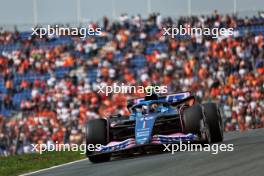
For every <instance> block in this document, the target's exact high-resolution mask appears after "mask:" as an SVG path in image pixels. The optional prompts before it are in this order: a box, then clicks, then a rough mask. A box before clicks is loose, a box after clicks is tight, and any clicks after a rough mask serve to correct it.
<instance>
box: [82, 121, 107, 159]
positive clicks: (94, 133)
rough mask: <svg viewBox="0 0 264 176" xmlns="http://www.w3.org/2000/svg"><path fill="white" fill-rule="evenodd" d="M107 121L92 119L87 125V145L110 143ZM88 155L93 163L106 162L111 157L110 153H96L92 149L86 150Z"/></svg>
mask: <svg viewBox="0 0 264 176" xmlns="http://www.w3.org/2000/svg"><path fill="white" fill-rule="evenodd" d="M107 125H108V124H107V121H106V120H105V119H94V120H90V121H89V122H88V123H87V125H86V145H87V146H88V145H89V144H93V145H98V144H101V145H106V144H107V143H108V139H107V136H108V130H107ZM86 156H87V157H88V158H89V160H90V161H91V162H93V163H99V162H106V161H109V160H110V158H111V155H110V154H96V155H93V152H92V151H88V147H87V151H86Z"/></svg>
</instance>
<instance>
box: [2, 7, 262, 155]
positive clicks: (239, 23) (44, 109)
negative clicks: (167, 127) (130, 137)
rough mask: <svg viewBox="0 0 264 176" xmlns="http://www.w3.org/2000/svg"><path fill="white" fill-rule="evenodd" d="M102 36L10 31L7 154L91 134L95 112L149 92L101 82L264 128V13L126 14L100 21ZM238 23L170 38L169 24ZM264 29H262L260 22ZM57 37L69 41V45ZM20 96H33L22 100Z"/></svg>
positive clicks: (119, 108)
mask: <svg viewBox="0 0 264 176" xmlns="http://www.w3.org/2000/svg"><path fill="white" fill-rule="evenodd" d="M91 25H92V26H94V27H95V28H96V27H98V26H100V27H101V28H102V35H101V36H90V37H87V38H86V39H81V38H79V37H69V36H60V37H56V36H47V37H45V38H42V39H40V38H38V37H35V36H31V35H28V37H23V36H22V34H23V32H18V31H15V32H9V31H5V30H1V31H0V46H8V45H9V46H13V45H14V46H17V45H18V46H19V47H18V48H15V49H13V50H2V51H1V52H0V82H2V85H3V86H2V87H1V86H0V95H1V96H0V112H4V111H5V112H8V113H3V114H2V115H1V114H0V156H1V155H9V154H21V153H28V152H30V150H31V146H30V144H42V143H55V142H56V141H58V142H59V143H76V144H81V143H83V141H84V135H83V134H84V128H83V127H84V125H85V124H86V122H87V121H88V120H89V119H93V118H101V117H105V116H108V115H109V114H117V113H119V114H121V115H128V114H129V112H128V111H127V109H126V101H127V99H131V98H135V97H142V96H144V95H143V94H139V93H134V94H111V95H110V96H106V95H105V94H103V93H98V86H99V85H112V84H113V83H115V82H119V83H125V84H126V85H143V86H148V85H166V86H168V90H169V93H171V92H176V91H187V90H190V91H191V92H193V93H194V94H195V95H196V96H197V98H198V100H199V101H216V102H217V103H219V104H220V106H221V110H222V113H223V114H224V117H225V121H224V125H225V131H233V130H241V131H244V130H248V129H252V128H262V127H264V113H263V112H264V39H263V34H264V18H261V17H252V18H247V17H244V18H238V17H237V16H231V15H219V14H218V13H217V12H214V14H212V15H210V16H192V17H181V18H179V19H177V20H174V19H172V18H162V17H161V15H160V14H152V15H150V16H149V17H148V18H147V19H143V18H142V17H141V16H140V15H136V16H133V17H128V15H127V14H123V15H121V16H120V17H119V19H117V20H115V21H112V22H110V20H109V19H108V18H107V17H104V18H103V20H102V22H101V23H93V24H91ZM179 25H183V26H186V25H189V26H191V27H202V28H203V27H210V28H212V27H224V28H234V31H235V33H234V35H233V36H228V37H226V36H223V37H219V38H212V37H210V36H185V37H183V36H178V37H176V38H174V39H173V38H171V37H167V36H163V35H162V33H163V30H162V29H163V27H167V26H179ZM253 28H254V29H262V31H261V30H259V31H257V32H256V31H254V30H252V29H253ZM56 41H61V43H59V42H57V44H54V43H56ZM18 95H21V96H22V95H25V97H24V98H20V101H17V99H16V97H19V96H18Z"/></svg>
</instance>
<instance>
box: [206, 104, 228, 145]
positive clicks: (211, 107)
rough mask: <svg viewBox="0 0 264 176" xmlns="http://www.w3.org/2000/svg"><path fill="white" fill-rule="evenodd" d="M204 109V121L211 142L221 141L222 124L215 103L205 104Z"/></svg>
mask: <svg viewBox="0 0 264 176" xmlns="http://www.w3.org/2000/svg"><path fill="white" fill-rule="evenodd" d="M202 106H203V109H204V116H205V120H206V123H207V126H208V129H209V132H210V136H211V142H213V143H214V142H222V141H223V123H222V117H221V114H220V111H219V109H218V107H217V105H216V104H215V103H205V104H203V105H202Z"/></svg>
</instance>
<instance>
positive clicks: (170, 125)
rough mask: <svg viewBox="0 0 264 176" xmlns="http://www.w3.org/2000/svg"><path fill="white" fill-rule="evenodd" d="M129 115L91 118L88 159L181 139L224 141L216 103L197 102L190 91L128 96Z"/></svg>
mask: <svg viewBox="0 0 264 176" xmlns="http://www.w3.org/2000/svg"><path fill="white" fill-rule="evenodd" d="M128 109H129V111H130V113H131V115H130V116H129V117H122V116H120V115H116V116H111V117H109V118H102V119H94V120H90V121H89V122H88V123H87V125H86V144H87V146H88V145H91V144H93V145H98V144H100V145H99V146H100V147H97V148H96V150H95V151H89V150H87V152H86V155H87V157H88V158H89V160H90V161H91V162H94V163H98V162H104V161H109V160H110V159H111V156H114V155H119V154H123V153H129V152H132V153H133V152H138V151H141V150H139V149H142V148H144V147H146V146H153V145H162V144H173V143H179V142H180V141H182V142H184V141H186V142H187V141H192V142H194V141H195V142H206V143H214V142H221V141H223V124H222V117H221V114H220V111H219V109H218V107H217V105H216V104H215V103H205V104H196V103H195V97H194V96H193V95H191V93H190V92H182V93H176V94H171V95H166V96H160V97H159V96H156V95H155V96H150V97H145V98H139V99H134V100H130V101H129V102H128Z"/></svg>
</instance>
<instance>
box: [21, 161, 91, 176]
mask: <svg viewBox="0 0 264 176" xmlns="http://www.w3.org/2000/svg"><path fill="white" fill-rule="evenodd" d="M84 160H87V158H85V159H81V160H77V161H72V162H69V163H65V164H61V165H57V166H52V167H49V168H46V169H41V170H37V171H34V172H29V173H25V174H21V175H19V176H28V175H31V174H36V173H39V172H43V171H47V170H51V169H55V168H58V167H61V166H67V165H70V164H73V163H78V162H81V161H84Z"/></svg>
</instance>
